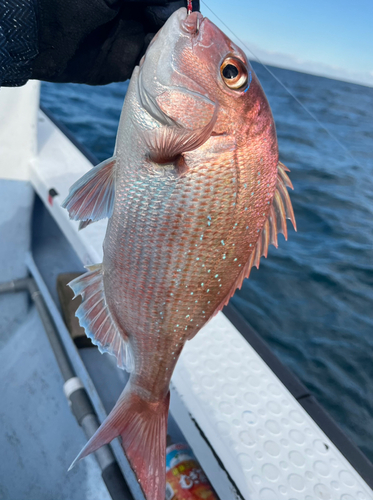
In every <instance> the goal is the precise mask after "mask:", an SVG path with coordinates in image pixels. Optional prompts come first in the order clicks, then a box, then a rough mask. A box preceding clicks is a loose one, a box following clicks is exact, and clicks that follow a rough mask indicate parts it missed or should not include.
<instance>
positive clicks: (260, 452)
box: [31, 113, 373, 500]
mask: <svg viewBox="0 0 373 500" xmlns="http://www.w3.org/2000/svg"><path fill="white" fill-rule="evenodd" d="M38 133H39V156H38V158H37V159H36V161H35V162H33V165H32V168H31V181H32V183H33V185H34V187H35V189H36V191H37V192H38V193H39V195H40V196H41V198H42V199H43V200H44V201H45V203H46V205H47V206H48V208H49V210H50V211H51V213H52V214H53V216H54V217H55V219H56V221H57V223H58V224H59V226H60V227H61V229H62V230H63V231H64V233H65V235H66V236H67V238H68V239H69V241H70V243H71V244H72V246H73V247H74V248H75V250H76V252H77V253H78V255H79V256H80V257H81V259H82V261H83V263H84V264H90V263H96V262H99V261H100V259H101V255H102V241H103V238H104V235H105V227H106V222H105V221H101V222H99V223H95V224H92V226H90V227H88V228H87V229H85V230H84V231H82V232H78V230H77V226H78V223H77V222H72V221H69V219H68V215H67V212H66V211H65V210H63V209H62V208H61V206H60V204H61V202H62V200H63V199H64V197H65V196H66V195H67V193H68V188H69V186H70V185H71V184H72V183H73V182H75V180H77V179H78V178H79V177H80V176H81V175H83V174H84V173H85V172H86V171H87V170H88V169H89V168H90V164H89V162H88V160H87V159H86V158H85V157H84V156H83V155H82V154H81V153H80V152H79V151H78V150H77V149H76V148H75V146H73V144H71V142H70V141H69V140H68V139H67V138H66V137H65V136H64V135H63V134H62V133H61V132H60V131H59V130H58V129H57V128H56V127H55V126H54V125H53V124H52V123H51V122H50V120H49V119H48V118H46V117H45V115H44V114H42V113H41V114H40V118H39V130H38ZM50 188H54V189H56V190H57V192H58V193H59V195H58V196H56V197H55V199H53V202H52V203H48V190H49V189H50ZM172 381H173V384H174V386H175V388H176V391H177V392H178V393H179V394H180V396H181V397H182V400H183V401H184V403H185V405H186V406H187V409H188V411H189V413H190V414H191V415H192V416H193V418H195V419H196V421H197V422H198V425H199V427H200V428H201V429H202V431H203V433H204V434H205V436H206V437H207V438H208V440H209V442H210V443H211V445H212V446H213V447H214V450H215V451H216V453H217V455H218V456H219V458H220V460H221V461H222V463H223V464H224V467H225V468H226V470H227V471H228V472H229V474H230V476H231V478H232V480H233V481H234V482H235V484H236V485H237V487H238V488H239V490H240V492H241V494H242V495H243V496H244V498H245V500H249V499H250V500H295V499H296V500H318V499H320V500H373V492H372V490H371V489H370V488H369V487H368V486H367V485H366V483H365V482H364V481H363V480H362V479H361V477H360V476H359V475H358V474H357V472H356V471H355V470H354V469H353V468H352V466H351V465H350V464H349V462H347V460H346V459H345V458H344V457H343V456H342V454H341V453H340V452H339V451H338V450H337V449H336V448H335V446H334V445H333V444H332V443H331V441H330V440H329V439H328V438H327V437H326V436H325V434H324V433H323V432H322V431H321V429H320V428H319V427H318V426H317V425H316V424H315V422H314V421H313V420H312V419H311V418H310V417H309V416H308V414H307V413H306V412H305V410H303V408H302V407H301V406H300V405H299V404H298V402H297V401H296V400H295V399H294V398H293V396H292V395H291V394H290V393H289V391H288V390H287V389H286V388H285V386H284V385H283V384H282V383H281V382H280V381H279V380H278V378H277V377H276V376H275V375H274V374H273V372H272V371H271V370H270V369H269V367H268V366H267V365H266V364H265V363H264V361H263V360H262V359H261V358H260V357H259V356H258V354H257V353H256V352H255V351H254V349H253V348H252V347H251V346H250V345H249V344H248V343H247V342H246V340H244V339H243V337H242V336H241V334H240V333H239V332H238V331H237V330H236V329H235V328H234V327H233V325H232V324H231V323H230V322H229V321H228V319H227V318H226V317H225V316H224V315H223V314H221V313H220V314H218V315H217V316H216V317H215V318H213V319H212V320H211V321H210V323H209V324H208V325H207V326H206V327H205V328H203V330H202V331H201V332H200V333H199V334H198V335H197V336H196V337H195V338H194V339H193V340H192V341H191V342H188V343H187V345H186V347H185V350H184V351H183V353H182V356H181V358H180V361H179V363H178V365H177V367H176V371H175V374H174V377H173V379H172ZM174 416H175V417H176V418H177V417H178V416H177V415H174ZM186 437H187V438H188V435H187V434H186ZM196 451H198V450H196ZM197 455H198V453H197ZM202 465H203V462H202ZM211 479H212V481H213V484H215V481H214V479H215V478H211ZM221 500H227V498H223V497H222V498H221Z"/></svg>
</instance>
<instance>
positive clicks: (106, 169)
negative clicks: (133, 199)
mask: <svg viewBox="0 0 373 500" xmlns="http://www.w3.org/2000/svg"><path fill="white" fill-rule="evenodd" d="M115 164H116V158H115V157H113V158H109V159H108V160H105V161H104V162H102V163H100V164H99V165H96V166H95V167H93V168H92V169H91V170H89V172H87V173H86V174H85V175H83V177H81V178H80V179H79V180H78V181H76V182H75V183H74V184H73V185H72V186H71V188H70V192H69V195H68V197H67V198H66V200H65V201H64V202H63V203H62V206H63V207H64V208H66V209H67V210H68V212H69V215H70V219H73V220H81V221H91V222H93V221H97V220H100V219H104V218H106V217H108V218H109V217H111V215H112V213H113V208H114V198H115V168H114V167H115ZM88 224H89V223H87V224H86V225H84V227H86V226H87V225H88Z"/></svg>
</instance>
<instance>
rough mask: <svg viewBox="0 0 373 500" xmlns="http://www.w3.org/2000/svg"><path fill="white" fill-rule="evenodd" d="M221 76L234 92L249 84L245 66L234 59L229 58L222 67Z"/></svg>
mask: <svg viewBox="0 0 373 500" xmlns="http://www.w3.org/2000/svg"><path fill="white" fill-rule="evenodd" d="M220 74H221V77H222V79H223V82H224V83H225V85H226V86H227V87H229V88H230V89H233V90H238V89H240V88H242V87H243V86H244V85H245V84H246V83H247V70H246V68H245V66H244V64H243V63H242V62H241V61H240V60H239V59H235V58H234V57H227V58H226V59H224V61H223V63H222V65H221V66H220Z"/></svg>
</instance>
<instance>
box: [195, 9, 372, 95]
mask: <svg viewBox="0 0 373 500" xmlns="http://www.w3.org/2000/svg"><path fill="white" fill-rule="evenodd" d="M200 1H201V12H202V14H203V15H204V16H206V17H208V18H209V19H211V21H213V22H214V23H215V24H217V25H218V26H219V27H220V28H221V29H222V30H223V31H224V32H225V33H226V34H227V35H228V36H229V37H230V38H232V40H233V41H234V42H235V43H237V40H235V39H234V37H232V36H231V35H230V34H229V33H228V32H227V29H226V28H225V27H224V26H222V25H221V23H220V22H219V21H218V20H217V19H216V18H215V17H214V16H213V15H212V13H211V12H210V11H209V10H208V8H207V7H206V5H205V4H204V1H205V0H200ZM206 4H207V5H208V6H209V7H210V8H211V9H212V10H213V11H214V12H215V13H216V14H217V15H218V16H219V17H220V18H221V19H223V21H224V22H225V23H226V24H227V25H228V26H229V28H230V29H231V30H232V31H233V32H234V33H235V34H236V35H237V36H238V37H240V38H241V40H242V41H243V42H245V44H246V45H247V46H248V47H249V49H251V50H252V51H253V52H254V54H255V55H256V56H257V57H259V59H260V60H261V61H262V62H263V63H265V64H271V65H273V66H279V67H282V68H289V69H294V70H298V71H302V72H305V73H312V74H315V75H320V76H327V77H330V78H335V79H337V80H346V81H351V82H355V83H360V84H362V85H367V86H370V87H373V0H349V1H347V0H312V1H309V0H308V1H305V0H282V1H279V0H259V1H258V0H255V1H254V0H229V1H228V0H206ZM240 45H241V44H240ZM242 48H243V49H244V50H245V48H244V47H242ZM245 52H246V53H247V55H248V57H249V58H250V59H255V58H254V57H253V55H252V54H251V53H250V52H248V51H247V50H245Z"/></svg>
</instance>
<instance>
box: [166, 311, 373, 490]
mask: <svg viewBox="0 0 373 500" xmlns="http://www.w3.org/2000/svg"><path fill="white" fill-rule="evenodd" d="M173 383H174V384H175V386H177V390H178V392H180V393H181V395H182V397H183V400H184V402H185V404H186V405H187V406H188V408H189V409H190V411H191V412H192V413H193V416H194V418H195V419H196V420H197V421H198V424H199V426H200V427H201V428H202V429H203V432H204V433H205V435H206V437H207V438H208V439H209V441H210V442H211V443H212V444H213V446H214V449H215V451H216V453H217V454H218V455H219V457H220V458H221V460H222V461H223V463H224V465H225V467H226V469H227V470H228V472H229V474H230V475H231V477H232V478H233V479H234V481H235V483H236V484H237V486H238V488H239V489H240V491H241V493H242V494H243V495H244V496H245V498H252V499H254V500H257V499H260V500H281V499H284V500H285V499H286V500H288V499H289V500H290V499H291V500H293V499H299V500H315V499H322V500H331V499H333V500H334V499H335V500H368V499H373V494H372V491H371V489H370V488H369V487H368V486H367V485H366V483H365V482H364V481H363V480H362V479H361V478H360V476H359V475H358V474H357V473H356V471H355V470H354V469H353V468H352V467H351V465H350V464H349V462H347V460H346V459H345V458H344V457H343V456H342V454H341V453H340V452H339V451H338V450H337V449H336V447H335V446H334V445H333V443H332V442H331V441H330V440H329V439H328V438H327V437H326V436H325V434H324V433H323V432H322V431H321V429H320V428H319V427H318V426H317V425H316V424H315V422H314V421H313V420H312V419H311V418H310V417H309V415H308V414H307V413H306V412H305V411H304V409H303V408H302V407H301V406H300V404H299V403H298V402H297V401H296V400H295V399H294V397H293V396H292V395H291V394H290V393H289V391H288V390H287V389H286V387H285V386H284V385H283V384H282V383H281V382H280V381H279V380H278V378H277V377H276V376H275V375H274V374H273V372H272V371H271V370H270V368H269V367H268V366H267V365H266V364H265V363H264V361H263V360H262V358H260V356H259V355H258V354H257V353H256V351H254V349H253V348H252V347H251V346H250V345H249V344H248V343H247V342H246V340H245V339H244V338H243V337H242V336H241V335H240V333H239V332H238V331H237V330H236V329H235V328H234V326H233V325H232V324H231V323H230V321H229V320H228V319H227V318H226V317H225V316H224V315H223V314H222V313H219V314H218V315H217V316H216V317H215V318H213V319H212V320H211V321H210V322H209V323H208V324H207V325H206V326H205V327H204V328H203V330H201V332H199V333H198V335H197V336H196V337H195V338H194V339H193V340H192V341H191V342H188V343H187V345H186V346H185V348H184V351H183V355H182V356H181V358H180V361H179V362H178V364H177V367H176V370H175V374H174V377H173ZM222 500H223V499H222Z"/></svg>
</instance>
